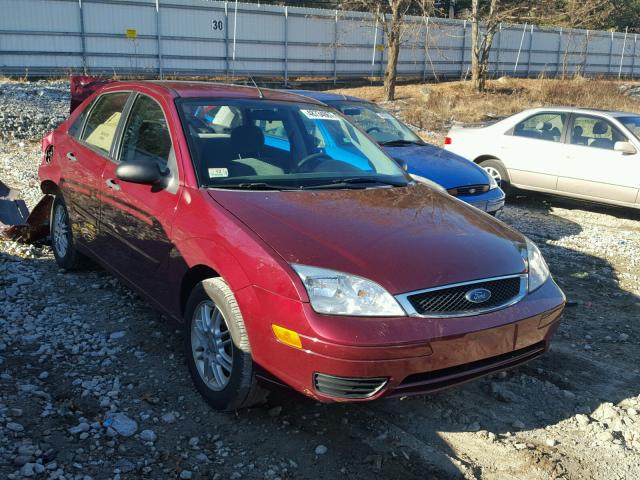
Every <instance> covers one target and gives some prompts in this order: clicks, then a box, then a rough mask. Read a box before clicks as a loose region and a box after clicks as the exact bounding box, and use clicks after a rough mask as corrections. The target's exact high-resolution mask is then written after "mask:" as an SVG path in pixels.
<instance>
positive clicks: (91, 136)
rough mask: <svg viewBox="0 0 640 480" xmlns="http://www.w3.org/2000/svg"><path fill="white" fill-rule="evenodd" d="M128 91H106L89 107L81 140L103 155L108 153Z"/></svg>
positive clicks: (127, 97)
mask: <svg viewBox="0 0 640 480" xmlns="http://www.w3.org/2000/svg"><path fill="white" fill-rule="evenodd" d="M128 99H129V93H128V92H127V93H125V92H122V93H107V94H104V95H102V96H100V97H99V98H98V99H97V100H96V102H95V106H94V107H93V108H92V109H91V112H90V113H89V116H88V118H87V121H86V125H85V127H84V132H83V134H82V140H84V141H85V142H86V143H87V144H89V145H91V146H92V147H94V148H96V149H97V150H99V151H100V152H102V153H103V154H105V155H108V154H109V151H110V150H111V145H112V144H113V139H114V137H115V134H116V129H117V128H118V122H120V117H121V116H122V111H123V110H124V106H125V104H126V103H127V100H128Z"/></svg>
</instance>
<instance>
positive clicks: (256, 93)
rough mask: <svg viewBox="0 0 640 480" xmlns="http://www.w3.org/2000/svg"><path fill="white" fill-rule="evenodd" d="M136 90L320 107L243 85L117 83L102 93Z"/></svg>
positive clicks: (305, 99) (306, 100) (292, 96)
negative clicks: (306, 104) (148, 89)
mask: <svg viewBox="0 0 640 480" xmlns="http://www.w3.org/2000/svg"><path fill="white" fill-rule="evenodd" d="M136 88H152V89H154V90H156V91H157V92H158V93H165V94H167V93H168V94H170V95H171V96H173V97H174V98H199V97H218V98H220V97H222V98H243V99H244V98H246V99H255V100H260V99H261V93H262V98H263V99H265V100H276V101H283V102H297V103H310V104H315V105H321V104H322V102H320V101H317V100H315V99H313V98H309V97H306V96H302V95H296V94H295V93H290V92H283V91H280V90H274V89H270V88H260V89H258V88H256V87H251V86H245V85H230V84H225V83H215V82H195V81H178V80H139V81H117V82H110V83H109V84H107V85H106V86H105V87H104V88H103V91H113V90H126V89H132V90H135V89H136Z"/></svg>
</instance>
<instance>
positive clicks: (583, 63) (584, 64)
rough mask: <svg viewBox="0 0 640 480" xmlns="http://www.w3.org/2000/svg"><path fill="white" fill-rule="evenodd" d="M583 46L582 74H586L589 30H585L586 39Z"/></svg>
mask: <svg viewBox="0 0 640 480" xmlns="http://www.w3.org/2000/svg"><path fill="white" fill-rule="evenodd" d="M585 42H586V43H585V46H584V60H583V62H582V74H583V75H586V74H587V61H588V57H589V30H587V35H586V39H585Z"/></svg>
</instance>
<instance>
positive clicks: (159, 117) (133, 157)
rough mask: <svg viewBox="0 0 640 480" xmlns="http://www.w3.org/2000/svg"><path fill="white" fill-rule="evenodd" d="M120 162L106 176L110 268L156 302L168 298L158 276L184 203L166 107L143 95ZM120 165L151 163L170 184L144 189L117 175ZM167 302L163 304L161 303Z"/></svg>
mask: <svg viewBox="0 0 640 480" xmlns="http://www.w3.org/2000/svg"><path fill="white" fill-rule="evenodd" d="M115 158H116V161H115V162H109V164H107V166H106V167H105V169H104V172H103V175H102V191H103V195H102V212H101V217H100V251H101V254H102V255H103V256H104V258H105V260H106V261H107V262H108V264H109V265H110V266H111V267H112V268H114V269H115V270H117V271H118V272H119V273H120V274H121V275H123V276H124V277H125V278H127V279H128V280H129V281H131V282H133V283H134V284H135V285H136V286H137V287H139V288H141V289H142V290H144V291H145V292H146V293H147V294H149V295H150V296H152V297H153V298H156V299H158V298H163V288H165V287H166V283H167V282H166V279H163V278H161V277H160V276H159V275H158V271H159V269H160V266H161V265H163V264H164V263H165V262H166V261H167V259H168V256H169V252H170V250H171V241H170V234H171V223H172V222H171V219H172V218H173V215H174V213H175V207H176V205H177V203H178V194H179V184H178V168H177V163H176V156H175V152H174V149H173V143H172V141H171V135H170V133H169V129H168V127H167V121H166V118H165V115H164V113H163V110H162V107H161V106H160V104H159V103H158V102H156V101H155V100H154V99H152V98H151V97H149V96H147V95H143V94H138V95H137V97H136V99H135V101H134V103H133V105H132V107H131V112H130V114H129V116H128V118H127V119H126V124H125V125H124V129H123V133H122V140H121V142H120V145H119V147H118V155H116V157H115ZM120 162H151V163H155V164H157V165H158V167H159V168H160V169H161V170H162V171H168V177H167V178H168V180H167V183H166V184H164V185H162V186H158V185H140V184H134V183H129V182H124V181H121V180H119V179H118V178H117V177H116V168H117V166H118V164H119V163H120ZM160 303H162V302H160Z"/></svg>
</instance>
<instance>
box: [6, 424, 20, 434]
mask: <svg viewBox="0 0 640 480" xmlns="http://www.w3.org/2000/svg"><path fill="white" fill-rule="evenodd" d="M7 428H8V429H9V430H11V431H12V432H24V427H23V426H22V425H20V424H19V423H16V422H9V423H7Z"/></svg>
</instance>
